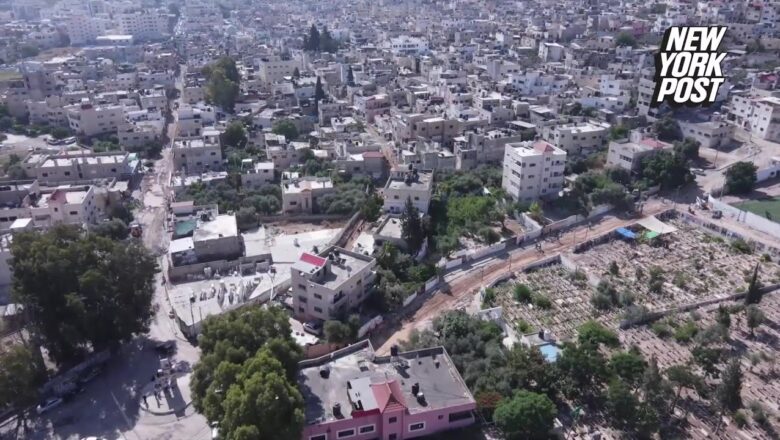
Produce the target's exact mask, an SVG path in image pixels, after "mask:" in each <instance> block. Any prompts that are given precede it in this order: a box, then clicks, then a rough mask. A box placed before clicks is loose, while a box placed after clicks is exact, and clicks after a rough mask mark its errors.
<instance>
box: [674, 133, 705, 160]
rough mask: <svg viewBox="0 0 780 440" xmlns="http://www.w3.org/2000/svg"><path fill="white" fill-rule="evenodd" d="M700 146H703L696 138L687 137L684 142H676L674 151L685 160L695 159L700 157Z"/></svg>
mask: <svg viewBox="0 0 780 440" xmlns="http://www.w3.org/2000/svg"><path fill="white" fill-rule="evenodd" d="M699 147H701V143H700V142H699V141H697V140H696V139H692V138H685V139H683V140H682V142H679V141H678V142H675V143H674V153H675V154H678V155H680V156H682V157H683V158H684V159H685V160H694V159H698V158H699Z"/></svg>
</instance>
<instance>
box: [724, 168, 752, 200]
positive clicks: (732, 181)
mask: <svg viewBox="0 0 780 440" xmlns="http://www.w3.org/2000/svg"><path fill="white" fill-rule="evenodd" d="M757 170H758V167H757V166H756V165H755V164H754V163H753V162H737V163H735V164H734V165H732V166H730V167H729V169H727V170H726V188H725V189H726V192H727V193H729V194H747V193H749V192H750V191H753V187H754V186H755V185H756V180H757V177H756V171H757Z"/></svg>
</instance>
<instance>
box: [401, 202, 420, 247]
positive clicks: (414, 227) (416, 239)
mask: <svg viewBox="0 0 780 440" xmlns="http://www.w3.org/2000/svg"><path fill="white" fill-rule="evenodd" d="M401 237H402V238H403V239H404V241H406V244H407V245H409V248H410V249H411V250H412V253H417V251H419V250H420V247H422V244H423V242H424V241H425V229H424V228H423V224H422V220H420V212H419V211H418V210H417V208H415V207H414V204H413V203H412V200H411V199H406V205H404V211H403V212H402V213H401Z"/></svg>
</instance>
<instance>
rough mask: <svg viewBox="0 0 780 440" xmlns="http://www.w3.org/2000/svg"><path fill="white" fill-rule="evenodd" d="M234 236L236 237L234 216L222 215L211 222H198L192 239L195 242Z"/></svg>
mask: <svg viewBox="0 0 780 440" xmlns="http://www.w3.org/2000/svg"><path fill="white" fill-rule="evenodd" d="M236 236H238V225H237V224H236V216H234V215H227V214H223V215H218V216H216V217H215V218H213V219H211V220H208V221H202V222H199V223H198V227H197V228H196V229H195V232H194V233H193V234H192V239H193V241H196V242H197V241H206V240H213V239H216V238H223V237H236Z"/></svg>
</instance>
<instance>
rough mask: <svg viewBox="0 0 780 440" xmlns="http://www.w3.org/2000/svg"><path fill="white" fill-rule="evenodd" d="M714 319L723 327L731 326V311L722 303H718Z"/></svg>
mask: <svg viewBox="0 0 780 440" xmlns="http://www.w3.org/2000/svg"><path fill="white" fill-rule="evenodd" d="M716 320H717V321H718V324H720V325H722V326H723V327H724V328H729V327H731V311H730V310H729V308H728V307H725V306H724V305H723V304H719V305H718V315H717V318H716Z"/></svg>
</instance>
